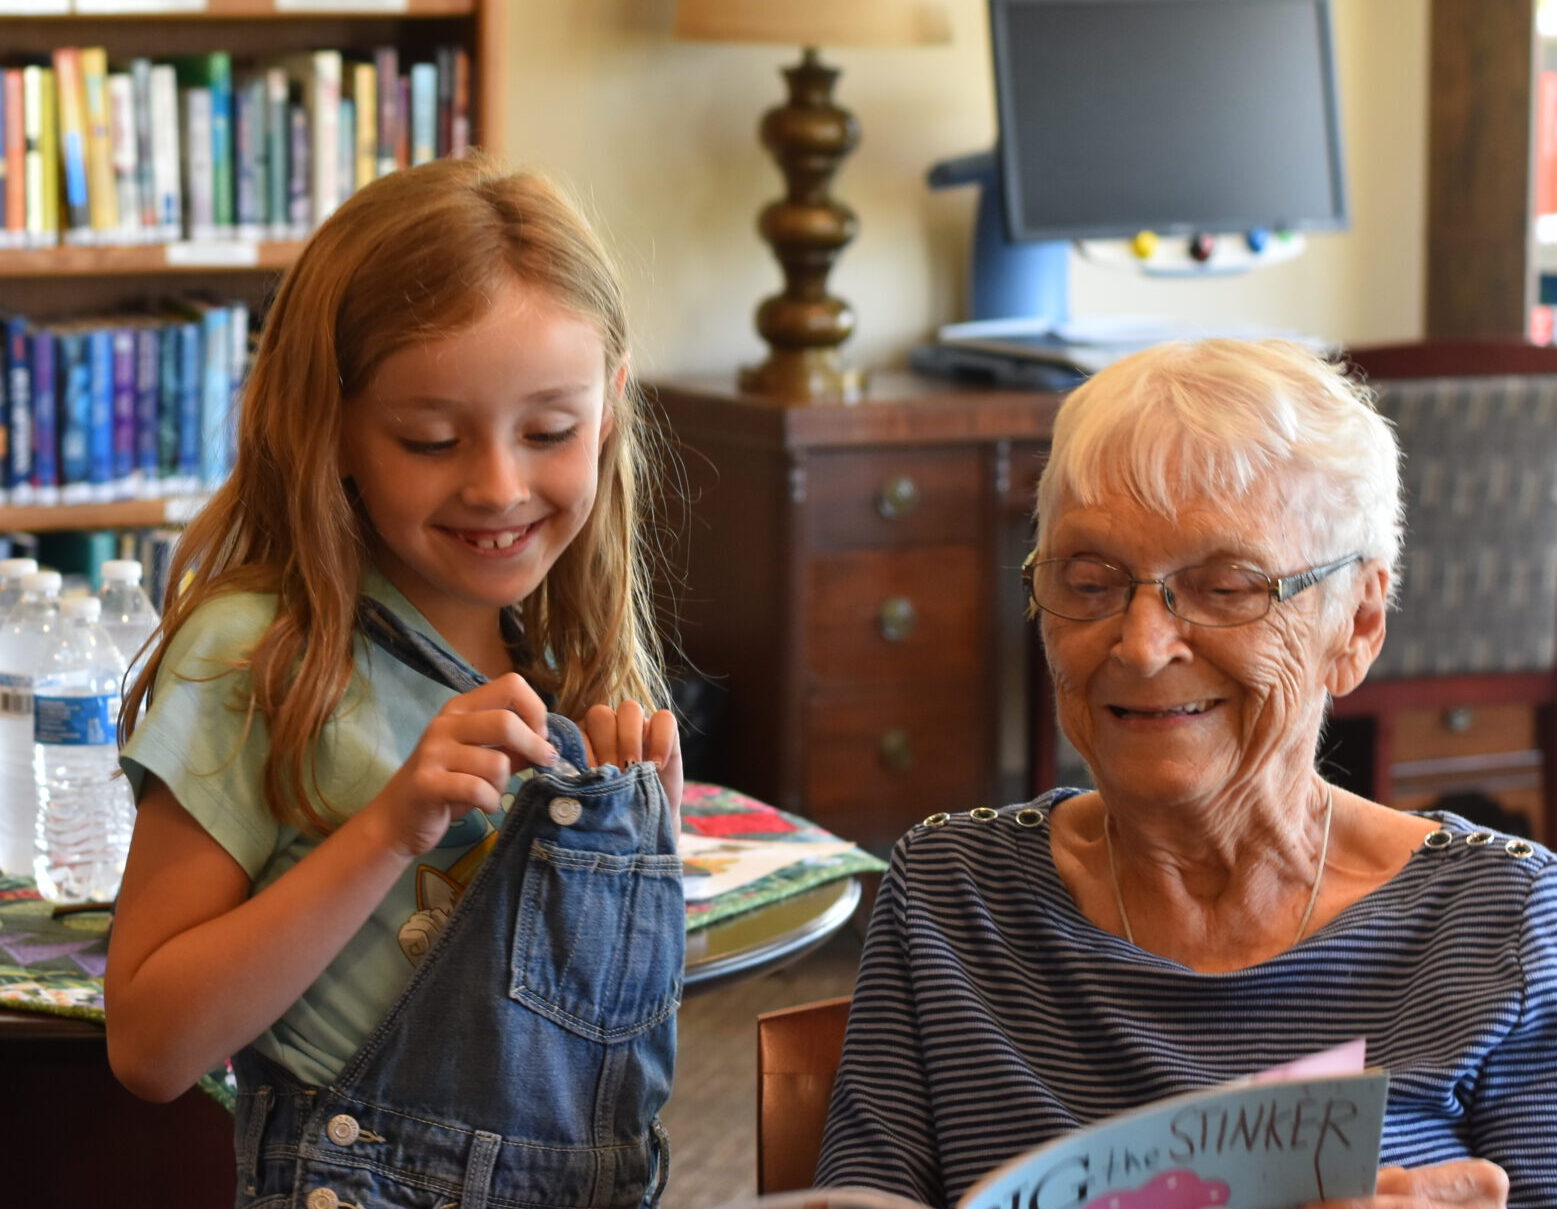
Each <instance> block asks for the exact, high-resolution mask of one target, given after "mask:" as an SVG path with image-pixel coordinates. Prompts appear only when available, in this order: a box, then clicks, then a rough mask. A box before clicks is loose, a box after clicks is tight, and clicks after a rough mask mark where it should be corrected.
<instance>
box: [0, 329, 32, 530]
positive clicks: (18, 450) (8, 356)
mask: <svg viewBox="0 0 1557 1209" xmlns="http://www.w3.org/2000/svg"><path fill="white" fill-rule="evenodd" d="M0 332H3V333H4V338H5V347H4V350H3V353H0V368H3V369H4V371H5V415H4V416H0V423H3V424H4V426H5V429H6V434H7V439H6V450H5V452H6V457H5V463H4V465H3V467H0V471H3V477H0V488H4V490H5V494H6V498H7V499H8V500H9V501H10V502H11V503H13V504H29V503H31V502H32V486H31V485H32V435H31V434H32V381H33V379H32V334H31V332H30V331H29V325H28V322H27V317H26V316H25V315H16V314H13V315H0Z"/></svg>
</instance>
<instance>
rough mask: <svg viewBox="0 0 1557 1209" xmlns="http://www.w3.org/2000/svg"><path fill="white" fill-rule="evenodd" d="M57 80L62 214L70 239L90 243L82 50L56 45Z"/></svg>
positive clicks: (90, 229)
mask: <svg viewBox="0 0 1557 1209" xmlns="http://www.w3.org/2000/svg"><path fill="white" fill-rule="evenodd" d="M54 79H55V87H56V92H57V96H56V103H57V105H58V112H59V154H60V164H61V167H62V169H63V172H64V176H63V181H64V196H63V198H62V200H63V202H64V206H63V208H62V210H61V214H60V217H61V219H62V220H63V223H64V232H65V238H66V241H67V242H72V243H81V242H90V240H91V236H92V208H91V202H90V199H89V197H88V176H87V117H86V83H85V81H84V80H83V79H82V75H81V51H80V48H79V47H75V46H57V47H55V48H54Z"/></svg>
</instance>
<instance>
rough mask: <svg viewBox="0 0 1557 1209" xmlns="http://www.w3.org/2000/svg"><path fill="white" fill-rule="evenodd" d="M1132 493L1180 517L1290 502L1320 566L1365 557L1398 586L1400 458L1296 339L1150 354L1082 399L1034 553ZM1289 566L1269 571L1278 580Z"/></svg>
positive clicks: (1051, 472) (1050, 484)
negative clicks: (1201, 502)
mask: <svg viewBox="0 0 1557 1209" xmlns="http://www.w3.org/2000/svg"><path fill="white" fill-rule="evenodd" d="M1119 495H1124V496H1126V497H1128V498H1130V499H1131V500H1133V501H1134V502H1135V503H1137V504H1138V505H1140V506H1141V507H1143V508H1146V509H1147V510H1148V511H1151V512H1154V513H1157V514H1158V515H1160V516H1164V517H1169V518H1171V517H1173V516H1175V515H1176V514H1177V513H1178V511H1179V509H1180V507H1181V506H1182V505H1183V503H1184V502H1185V501H1186V500H1188V499H1191V498H1195V497H1209V498H1211V499H1221V500H1223V501H1225V503H1226V506H1227V507H1228V508H1229V509H1232V508H1236V507H1237V506H1238V504H1239V502H1240V501H1243V500H1247V499H1249V497H1251V496H1256V495H1257V496H1259V497H1260V498H1261V500H1262V502H1263V501H1267V500H1274V501H1277V502H1278V503H1280V504H1282V505H1284V509H1285V511H1286V515H1287V516H1288V517H1289V518H1290V519H1291V520H1292V522H1293V524H1294V526H1295V532H1294V533H1293V537H1294V538H1296V539H1297V540H1298V541H1299V542H1301V543H1302V544H1303V546H1304V547H1306V554H1305V557H1306V559H1307V560H1308V561H1309V562H1310V563H1317V562H1325V561H1328V560H1330V559H1335V558H1340V557H1343V556H1345V555H1347V554H1351V553H1354V552H1355V553H1359V554H1361V555H1362V556H1363V558H1364V559H1372V558H1379V559H1383V560H1384V562H1385V565H1387V566H1388V567H1389V568H1390V573H1391V575H1390V578H1391V582H1393V581H1394V578H1395V571H1396V564H1397V562H1398V560H1399V556H1400V543H1401V536H1402V533H1403V530H1404V512H1403V508H1402V504H1401V499H1400V449H1399V445H1398V444H1397V442H1396V440H1395V434H1394V430H1393V428H1392V427H1391V426H1390V423H1389V421H1388V420H1386V419H1385V418H1384V417H1383V416H1381V415H1380V414H1379V413H1378V410H1377V409H1376V408H1375V407H1374V404H1373V393H1372V391H1370V390H1369V389H1368V388H1367V387H1366V386H1364V385H1362V384H1361V383H1359V382H1356V381H1353V380H1352V379H1351V378H1350V377H1348V376H1347V374H1346V372H1345V370H1344V369H1342V368H1341V367H1340V366H1338V365H1335V364H1333V363H1331V362H1329V361H1326V360H1325V359H1324V358H1323V357H1321V356H1319V355H1317V354H1316V353H1314V352H1312V351H1310V350H1309V349H1307V348H1306V347H1304V346H1303V345H1301V344H1297V343H1294V342H1292V341H1287V340H1262V341H1254V342H1250V341H1240V340H1200V341H1179V342H1172V343H1167V344H1159V345H1154V346H1153V347H1151V348H1148V349H1145V350H1143V351H1142V352H1139V353H1135V354H1133V355H1131V356H1129V357H1126V358H1124V359H1122V360H1120V361H1117V362H1115V363H1114V364H1112V365H1110V366H1108V368H1106V369H1104V370H1103V371H1101V372H1100V373H1098V374H1097V375H1095V376H1094V377H1092V378H1090V379H1089V380H1088V381H1087V382H1085V383H1084V384H1083V385H1082V386H1080V387H1078V388H1077V389H1076V390H1075V391H1073V392H1072V393H1071V395H1070V397H1069V398H1067V399H1066V400H1065V403H1064V404H1063V406H1061V408H1060V411H1059V415H1058V417H1057V418H1056V420H1055V425H1054V443H1053V451H1052V453H1051V456H1050V458H1049V462H1048V465H1047V466H1046V467H1045V468H1044V472H1043V477H1042V478H1041V479H1040V480H1039V483H1038V510H1037V521H1038V549H1039V551H1040V552H1044V542H1045V538H1046V536H1047V533H1048V521H1049V520H1050V519H1051V518H1053V517H1054V516H1056V515H1058V512H1059V509H1060V508H1061V507H1062V506H1064V505H1066V504H1074V505H1079V506H1083V507H1085V506H1091V505H1096V504H1100V503H1106V501H1107V500H1108V499H1109V498H1110V497H1118V496H1119ZM1296 569H1297V568H1293V567H1278V568H1266V570H1268V571H1273V572H1287V571H1292V570H1296Z"/></svg>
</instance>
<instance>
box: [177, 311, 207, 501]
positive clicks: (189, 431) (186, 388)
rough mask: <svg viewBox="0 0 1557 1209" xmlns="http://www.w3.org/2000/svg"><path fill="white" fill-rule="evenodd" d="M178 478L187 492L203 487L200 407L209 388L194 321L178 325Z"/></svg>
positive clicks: (198, 327) (184, 320)
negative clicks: (203, 395) (206, 387)
mask: <svg viewBox="0 0 1557 1209" xmlns="http://www.w3.org/2000/svg"><path fill="white" fill-rule="evenodd" d="M176 330H177V331H178V354H179V371H178V382H179V399H178V478H179V481H180V483H181V484H182V488H183V490H186V491H196V490H199V487H200V433H201V425H200V403H201V398H202V393H203V390H204V385H205V374H204V369H203V367H204V359H203V358H202V356H201V336H200V324H199V323H198V322H196V321H195V320H194V319H193V318H188V319H183V320H180V321H179V322H178V325H177V329H176Z"/></svg>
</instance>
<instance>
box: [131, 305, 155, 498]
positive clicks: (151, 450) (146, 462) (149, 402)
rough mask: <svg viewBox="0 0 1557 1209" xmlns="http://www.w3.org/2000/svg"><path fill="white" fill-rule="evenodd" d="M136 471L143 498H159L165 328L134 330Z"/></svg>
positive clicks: (142, 326)
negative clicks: (160, 406)
mask: <svg viewBox="0 0 1557 1209" xmlns="http://www.w3.org/2000/svg"><path fill="white" fill-rule="evenodd" d="M134 330H135V470H136V472H137V475H138V477H139V479H140V485H141V493H142V494H143V495H155V494H157V484H158V482H159V481H160V480H161V478H162V474H161V463H160V461H159V460H158V457H157V408H158V405H159V402H160V398H161V389H162V382H161V373H162V328H161V327H160V326H159V325H157V324H155V323H150V322H145V323H140V324H138V325H137V326H136V327H135V329H134Z"/></svg>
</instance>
